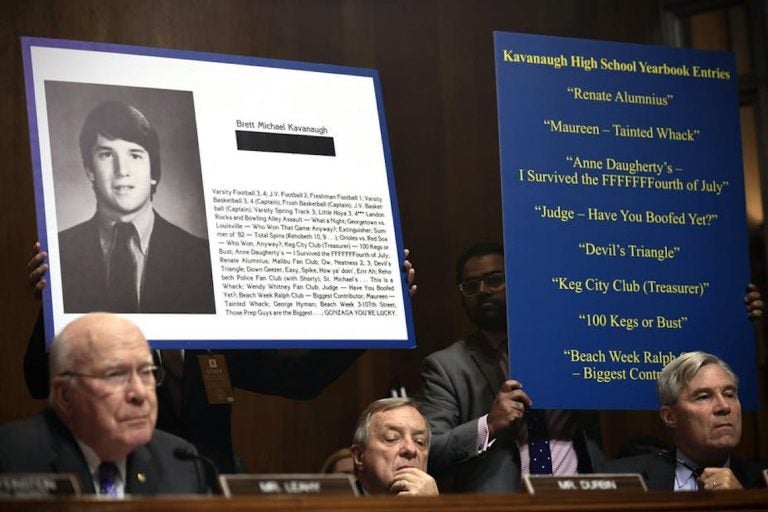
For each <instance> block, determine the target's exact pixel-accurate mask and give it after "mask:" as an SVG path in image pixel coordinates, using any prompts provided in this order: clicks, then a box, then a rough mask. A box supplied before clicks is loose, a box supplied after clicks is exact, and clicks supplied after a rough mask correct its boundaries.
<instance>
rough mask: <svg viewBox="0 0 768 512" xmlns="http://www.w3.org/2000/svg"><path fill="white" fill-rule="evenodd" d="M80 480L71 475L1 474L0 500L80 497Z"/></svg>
mask: <svg viewBox="0 0 768 512" xmlns="http://www.w3.org/2000/svg"><path fill="white" fill-rule="evenodd" d="M82 493H83V492H82V488H81V486H80V480H78V479H77V477H76V476H75V475H73V474H71V473H3V474H0V498H46V497H49V496H50V497H53V496H80V495H81V494H82Z"/></svg>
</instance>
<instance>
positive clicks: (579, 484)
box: [523, 473, 648, 494]
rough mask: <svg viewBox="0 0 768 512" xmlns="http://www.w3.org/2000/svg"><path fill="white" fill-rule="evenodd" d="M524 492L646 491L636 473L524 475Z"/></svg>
mask: <svg viewBox="0 0 768 512" xmlns="http://www.w3.org/2000/svg"><path fill="white" fill-rule="evenodd" d="M523 483H524V485H525V490H526V491H528V493H529V494H544V493H554V492H574V491H576V492H582V491H642V492H645V491H647V490H648V489H647V488H646V486H645V482H644V481H643V478H642V477H641V476H640V475H639V474H638V473H633V474H623V475H619V474H616V475H612V474H593V475H568V476H554V475H525V477H524V478H523Z"/></svg>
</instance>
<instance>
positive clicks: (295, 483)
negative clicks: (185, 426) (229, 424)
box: [219, 473, 359, 497]
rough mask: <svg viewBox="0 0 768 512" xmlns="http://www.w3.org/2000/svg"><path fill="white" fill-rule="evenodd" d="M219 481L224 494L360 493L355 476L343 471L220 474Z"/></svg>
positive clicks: (227, 495)
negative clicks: (336, 472) (327, 472)
mask: <svg viewBox="0 0 768 512" xmlns="http://www.w3.org/2000/svg"><path fill="white" fill-rule="evenodd" d="M219 483H220V484H221V491H222V493H223V494H224V496H226V497H231V496H242V495H253V494H268V495H277V494H292V495H296V494H336V495H338V494H346V495H350V496H357V495H358V494H359V493H358V492H357V486H355V480H354V478H353V477H352V476H351V475H345V474H330V475H326V474H322V473H320V474H289V473H285V474H251V475H240V474H238V475H221V476H220V477H219Z"/></svg>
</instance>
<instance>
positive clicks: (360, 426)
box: [352, 397, 432, 448]
mask: <svg viewBox="0 0 768 512" xmlns="http://www.w3.org/2000/svg"><path fill="white" fill-rule="evenodd" d="M400 407H413V408H414V409H416V410H417V411H419V414H421V410H420V408H419V403H418V402H417V401H416V400H414V399H413V398H409V397H397V398H382V399H379V400H376V401H374V402H371V404H370V405H369V406H368V407H366V409H365V410H364V411H363V413H362V414H361V415H360V418H358V420H357V425H356V426H355V434H354V435H353V436H352V444H353V445H357V446H360V447H361V448H364V447H365V446H366V445H367V444H368V437H369V436H370V434H371V419H372V418H373V415H374V414H376V413H379V412H386V411H391V410H392V409H399V408H400ZM422 417H423V415H422ZM424 423H425V424H426V425H427V448H429V444H430V442H431V440H432V432H431V431H430V429H429V422H428V421H427V419H426V418H424Z"/></svg>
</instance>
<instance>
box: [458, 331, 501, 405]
mask: <svg viewBox="0 0 768 512" xmlns="http://www.w3.org/2000/svg"><path fill="white" fill-rule="evenodd" d="M467 350H469V355H470V357H471V358H472V360H473V361H474V362H475V364H476V365H477V368H478V369H479V370H480V373H482V374H483V376H484V377H485V382H486V384H487V385H488V387H489V389H490V391H491V394H492V395H493V396H496V393H498V391H499V388H500V387H501V385H502V383H504V372H502V371H501V366H499V359H498V356H497V354H496V353H495V352H494V351H493V350H491V348H490V347H489V346H488V342H487V341H486V339H485V338H484V337H483V335H482V334H480V333H479V332H476V333H474V334H472V335H471V336H470V337H469V338H467Z"/></svg>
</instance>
